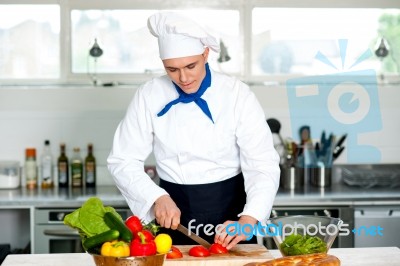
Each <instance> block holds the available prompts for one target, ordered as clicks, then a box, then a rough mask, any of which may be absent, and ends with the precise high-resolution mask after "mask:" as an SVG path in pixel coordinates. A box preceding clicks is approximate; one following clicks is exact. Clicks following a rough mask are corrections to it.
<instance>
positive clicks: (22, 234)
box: [0, 207, 31, 250]
mask: <svg viewBox="0 0 400 266" xmlns="http://www.w3.org/2000/svg"><path fill="white" fill-rule="evenodd" d="M30 212H31V208H1V207H0V226H1V229H0V230H1V234H0V244H10V246H11V250H16V249H18V250H20V249H22V250H25V249H28V250H29V244H30V239H31V223H30Z"/></svg>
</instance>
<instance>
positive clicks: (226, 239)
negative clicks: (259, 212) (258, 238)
mask: <svg viewBox="0 0 400 266" xmlns="http://www.w3.org/2000/svg"><path fill="white" fill-rule="evenodd" d="M234 223H238V224H239V225H240V231H239V232H237V234H235V235H229V234H228V233H227V232H226V230H225V228H226V227H227V226H228V225H230V224H234ZM256 223H257V219H255V218H253V217H251V216H248V215H242V216H241V217H240V218H239V220H238V221H226V222H224V223H223V226H222V227H221V228H220V229H219V230H220V232H221V233H220V234H216V235H215V238H214V242H215V243H219V244H221V245H222V246H224V247H226V248H227V249H231V248H233V247H234V246H236V244H237V243H239V242H240V241H243V240H246V238H248V237H249V236H250V235H252V234H253V231H252V228H254V225H255V224H256ZM239 225H238V226H239ZM243 226H244V227H243ZM250 227H251V228H250ZM243 228H244V229H245V232H242V231H241V230H243ZM228 229H229V231H230V232H233V230H234V227H233V226H232V227H231V228H228ZM253 237H255V236H253Z"/></svg>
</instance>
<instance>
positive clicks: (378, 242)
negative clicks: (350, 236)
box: [353, 206, 400, 248]
mask: <svg viewBox="0 0 400 266" xmlns="http://www.w3.org/2000/svg"><path fill="white" fill-rule="evenodd" d="M399 224H400V207H390V206H387V207H386V206H385V207H383V206H382V207H366V208H357V209H356V210H355V212H354V232H353V233H354V246H355V247H356V248H358V247H389V246H397V247H399V246H400V230H399Z"/></svg>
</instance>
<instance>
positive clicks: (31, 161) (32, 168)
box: [25, 148, 38, 189]
mask: <svg viewBox="0 0 400 266" xmlns="http://www.w3.org/2000/svg"><path fill="white" fill-rule="evenodd" d="M25 178H26V187H27V188H28V189H35V188H36V187H37V182H38V180H37V179H38V176H37V163H36V149H35V148H27V149H26V150H25Z"/></svg>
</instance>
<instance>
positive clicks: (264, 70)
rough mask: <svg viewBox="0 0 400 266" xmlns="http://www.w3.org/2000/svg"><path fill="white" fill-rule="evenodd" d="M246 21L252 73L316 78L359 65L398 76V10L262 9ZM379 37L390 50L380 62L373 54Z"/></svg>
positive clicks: (254, 11)
mask: <svg viewBox="0 0 400 266" xmlns="http://www.w3.org/2000/svg"><path fill="white" fill-rule="evenodd" d="M252 22H253V23H252V51H253V57H252V62H251V73H252V74H253V75H266V74H268V75H274V74H275V75H276V74H278V75H284V74H291V75H319V74H329V73H334V72H337V71H338V69H339V70H341V69H352V70H357V69H358V68H359V67H361V68H362V69H366V68H368V69H374V70H376V71H377V72H385V73H400V69H399V68H400V65H399V64H400V53H398V52H397V51H399V49H400V10H399V9H377V8H368V9H367V8H273V7H272V8H267V7H265V8H254V9H253V12H252ZM381 38H384V40H385V41H387V43H390V45H389V46H391V52H390V53H389V54H390V56H388V57H387V58H383V59H381V60H380V59H379V58H378V57H377V56H375V55H374V51H375V50H376V49H377V45H379V44H380V42H381ZM361 61H363V62H362V64H361ZM358 63H359V64H358Z"/></svg>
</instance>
